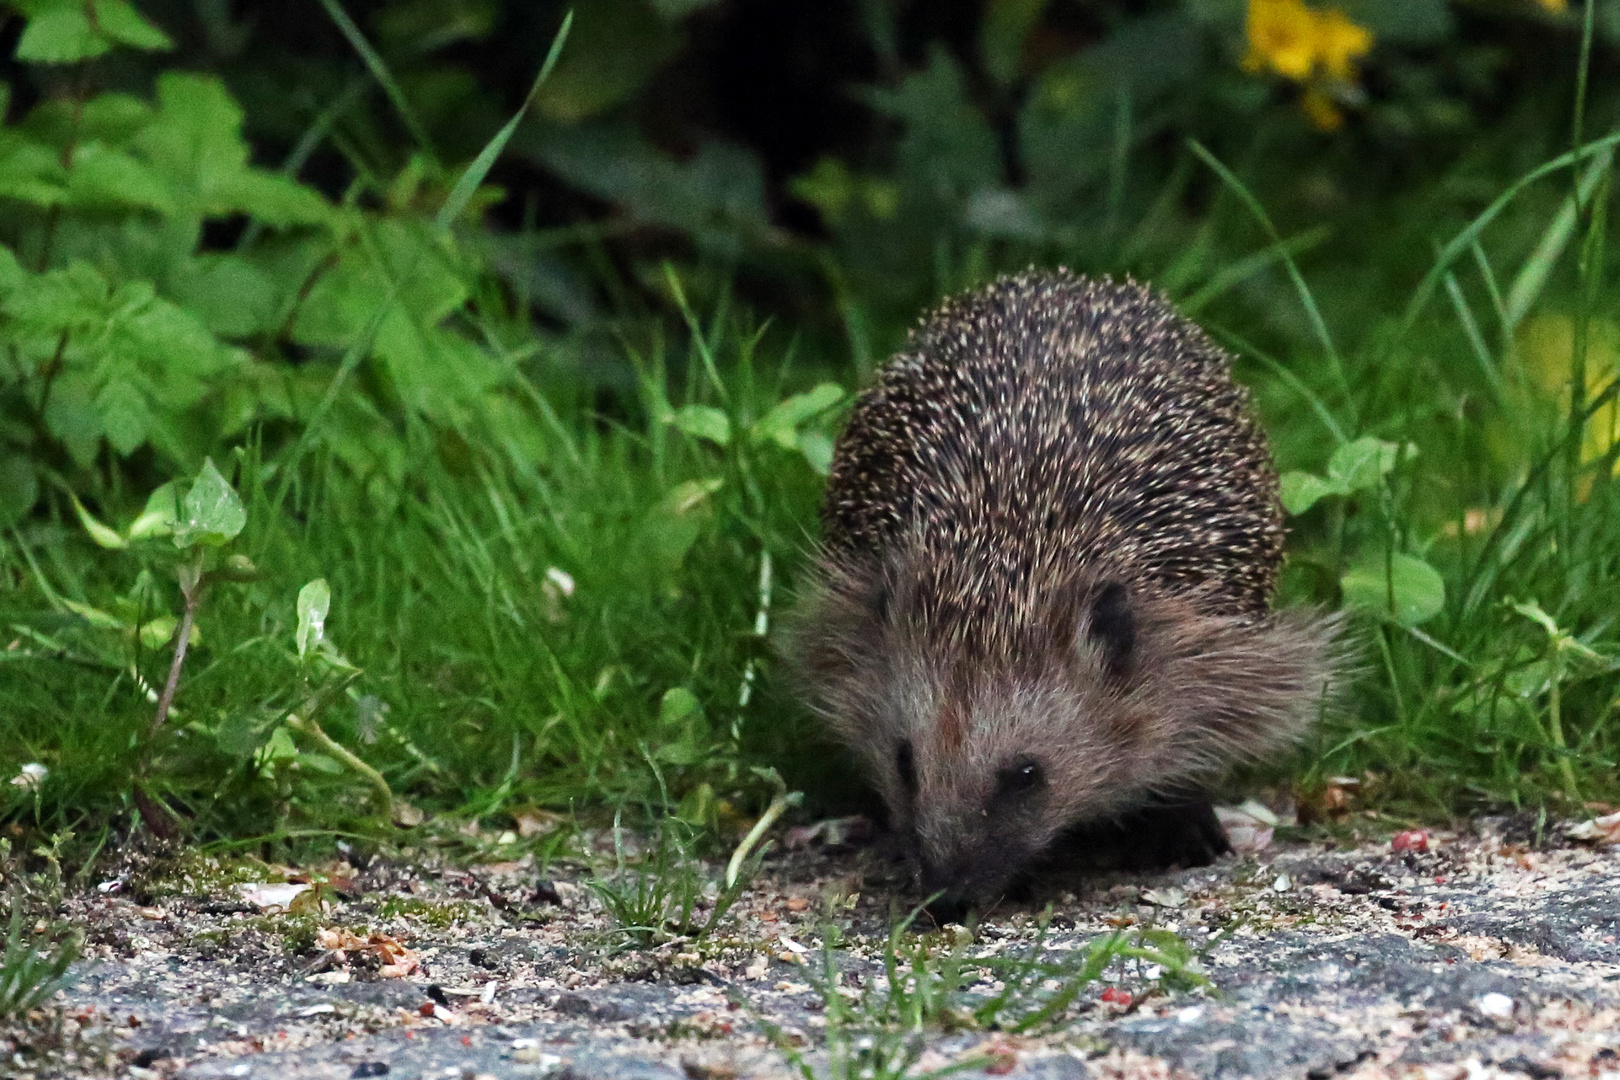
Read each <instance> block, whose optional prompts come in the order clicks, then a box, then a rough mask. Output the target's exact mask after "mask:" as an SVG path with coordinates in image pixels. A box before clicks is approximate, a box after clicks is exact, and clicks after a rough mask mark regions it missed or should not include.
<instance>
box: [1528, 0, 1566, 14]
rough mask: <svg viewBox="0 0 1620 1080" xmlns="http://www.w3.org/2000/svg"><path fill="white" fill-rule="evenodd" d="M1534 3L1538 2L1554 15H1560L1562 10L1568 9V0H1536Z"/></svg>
mask: <svg viewBox="0 0 1620 1080" xmlns="http://www.w3.org/2000/svg"><path fill="white" fill-rule="evenodd" d="M1536 3H1538V4H1540V5H1541V6H1542V7H1544V8H1546V9H1547V10H1548V11H1550V12H1552V13H1553V14H1554V15H1562V14H1563V13H1564V12H1566V11H1568V10H1569V0H1536Z"/></svg>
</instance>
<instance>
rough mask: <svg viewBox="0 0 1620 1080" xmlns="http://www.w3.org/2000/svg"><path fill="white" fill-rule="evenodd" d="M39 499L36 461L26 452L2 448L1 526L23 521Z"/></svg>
mask: <svg viewBox="0 0 1620 1080" xmlns="http://www.w3.org/2000/svg"><path fill="white" fill-rule="evenodd" d="M38 499H39V481H38V479H37V478H36V477H35V475H34V463H33V462H32V461H31V460H29V458H28V456H27V455H25V454H16V453H12V452H10V451H8V450H3V449H0V527H3V526H6V525H13V524H16V523H17V522H18V521H21V520H22V518H23V515H24V514H27V513H28V511H30V510H32V509H33V508H34V503H35V502H36V501H38Z"/></svg>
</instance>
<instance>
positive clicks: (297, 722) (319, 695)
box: [286, 675, 394, 819]
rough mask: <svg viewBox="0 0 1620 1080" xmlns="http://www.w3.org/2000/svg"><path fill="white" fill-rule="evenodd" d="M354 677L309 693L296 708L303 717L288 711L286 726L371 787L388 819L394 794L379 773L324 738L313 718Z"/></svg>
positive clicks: (357, 757) (392, 806)
mask: <svg viewBox="0 0 1620 1080" xmlns="http://www.w3.org/2000/svg"><path fill="white" fill-rule="evenodd" d="M355 678H356V675H350V676H348V677H347V678H343V679H336V680H334V681H333V682H330V683H328V684H327V685H326V686H324V687H322V688H321V689H320V690H319V691H317V692H316V693H314V694H311V695H310V696H309V697H308V698H306V699H304V702H303V704H302V705H300V706H299V711H301V712H302V713H303V715H302V716H300V715H299V713H298V712H290V713H288V714H287V720H286V723H287V726H288V727H290V728H292V729H293V730H294V731H296V732H299V733H300V734H303V735H307V736H309V737H310V738H311V739H313V740H315V742H316V743H318V744H319V745H320V747H321V749H322V750H325V751H326V752H327V753H328V754H331V755H332V756H333V757H335V758H337V759H338V760H339V761H341V762H342V763H343V764H345V765H347V766H348V767H349V768H350V769H353V770H354V771H355V772H357V773H359V774H360V775H361V776H362V777H364V778H365V780H366V782H367V783H369V784H370V785H371V787H372V790H373V791H375V792H376V793H377V800H378V802H380V803H381V804H382V810H383V813H384V814H386V815H387V816H388V817H389V818H390V819H392V818H393V816H394V791H393V789H392V788H390V787H389V786H388V781H387V780H384V779H383V775H382V773H380V772H378V771H377V770H376V769H373V768H372V767H371V766H370V765H368V764H366V763H365V761H363V760H361V758H360V757H359V756H358V755H357V754H355V753H354V751H352V750H350V749H349V748H348V747H346V746H344V745H343V744H342V743H340V742H338V741H337V740H336V739H334V738H332V736H330V735H328V734H327V733H326V732H325V731H324V730H323V729H322V728H321V725H320V724H318V723H316V721H315V717H316V716H318V715H320V713H321V711H322V710H323V709H325V708H326V707H327V706H328V705H330V704H331V703H332V699H333V698H335V697H337V695H338V694H339V693H340V692H341V691H342V690H343V689H344V687H346V686H348V685H349V684H350V683H351V682H353V681H354V680H355Z"/></svg>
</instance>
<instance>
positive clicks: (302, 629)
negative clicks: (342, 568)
mask: <svg viewBox="0 0 1620 1080" xmlns="http://www.w3.org/2000/svg"><path fill="white" fill-rule="evenodd" d="M331 607H332V590H331V588H330V587H329V586H328V585H327V584H326V579H325V578H316V579H315V580H314V581H311V582H310V583H309V584H308V585H305V586H304V587H303V588H302V589H299V590H298V655H299V657H304V656H306V655H308V654H309V650H311V649H313V648H315V647H316V646H317V645H319V644H320V643H321V640H322V639H323V638H324V637H325V636H326V613H327V611H328V610H330V609H331Z"/></svg>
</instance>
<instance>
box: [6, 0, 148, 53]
mask: <svg viewBox="0 0 1620 1080" xmlns="http://www.w3.org/2000/svg"><path fill="white" fill-rule="evenodd" d="M18 6H19V7H22V8H23V11H24V14H26V15H27V16H28V17H29V18H28V26H27V28H26V29H25V30H23V34H22V38H21V40H19V41H18V42H17V59H19V60H28V61H32V62H34V63H40V64H72V63H77V62H78V61H80V60H89V59H91V58H93V57H97V56H101V55H103V54H104V53H106V52H107V51H108V50H110V49H111V48H112V47H113V46H114V45H115V44H118V45H129V46H131V47H133V48H136V49H146V50H149V51H152V50H159V49H172V48H173V47H174V43H173V42H172V41H170V40H169V37H168V35H167V34H165V33H164V32H163V31H161V30H159V29H158V28H157V27H155V26H153V25H152V24H151V23H149V22H147V21H146V20H145V19H143V18H142V17H141V15H140V12H138V11H136V10H135V8H134V7H133V6H132V5H131V4H130V3H129V0H33V2H32V3H26V4H19V5H18Z"/></svg>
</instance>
